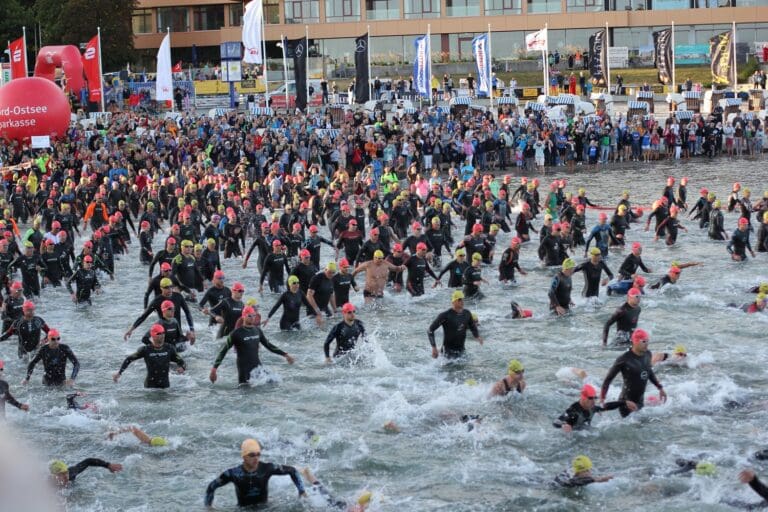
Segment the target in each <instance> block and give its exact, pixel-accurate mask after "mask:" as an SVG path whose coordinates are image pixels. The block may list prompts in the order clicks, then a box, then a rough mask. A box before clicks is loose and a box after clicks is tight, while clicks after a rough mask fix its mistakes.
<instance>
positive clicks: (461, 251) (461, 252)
mask: <svg viewBox="0 0 768 512" xmlns="http://www.w3.org/2000/svg"><path fill="white" fill-rule="evenodd" d="M466 255H467V251H465V250H464V249H456V257H457V258H458V257H459V256H466Z"/></svg>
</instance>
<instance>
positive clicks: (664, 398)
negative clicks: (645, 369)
mask: <svg viewBox="0 0 768 512" xmlns="http://www.w3.org/2000/svg"><path fill="white" fill-rule="evenodd" d="M659 398H661V403H664V402H666V401H667V392H666V391H664V388H661V389H659Z"/></svg>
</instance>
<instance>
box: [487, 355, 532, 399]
mask: <svg viewBox="0 0 768 512" xmlns="http://www.w3.org/2000/svg"><path fill="white" fill-rule="evenodd" d="M524 373H525V368H524V367H523V363H521V362H520V361H518V360H517V359H512V360H511V361H510V362H509V364H508V365H507V374H506V375H505V376H504V378H502V379H500V380H498V381H497V382H496V384H494V385H493V387H492V388H491V396H506V395H508V394H509V393H510V392H511V391H513V390H514V391H517V392H518V393H522V392H523V391H525V386H526V384H525V376H524Z"/></svg>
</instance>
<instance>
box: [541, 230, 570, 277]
mask: <svg viewBox="0 0 768 512" xmlns="http://www.w3.org/2000/svg"><path fill="white" fill-rule="evenodd" d="M542 231H543V228H542ZM567 257H568V253H567V252H566V249H565V246H564V245H563V241H562V239H561V238H560V236H558V235H547V236H545V237H544V238H542V239H541V242H540V243H539V259H541V260H544V264H545V265H546V266H548V267H552V266H554V265H561V264H562V263H563V260H565V259H566V258H567Z"/></svg>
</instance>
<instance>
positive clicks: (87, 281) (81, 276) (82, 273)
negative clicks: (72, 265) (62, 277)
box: [67, 268, 101, 304]
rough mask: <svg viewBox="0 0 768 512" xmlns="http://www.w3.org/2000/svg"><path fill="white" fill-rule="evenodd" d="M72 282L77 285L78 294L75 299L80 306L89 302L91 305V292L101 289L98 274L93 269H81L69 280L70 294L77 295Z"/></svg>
mask: <svg viewBox="0 0 768 512" xmlns="http://www.w3.org/2000/svg"><path fill="white" fill-rule="evenodd" d="M72 281H74V282H75V284H76V285H77V294H76V295H75V299H76V300H77V303H78V304H81V303H84V302H87V303H88V304H90V303H91V292H93V291H95V290H97V289H98V288H100V287H101V285H100V284H99V278H98V277H97V276H96V272H95V271H94V270H93V269H88V270H85V269H83V268H79V269H77V270H76V271H75V273H74V274H72V276H71V277H70V278H69V279H67V290H68V291H69V293H75V292H74V291H73V290H72Z"/></svg>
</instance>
